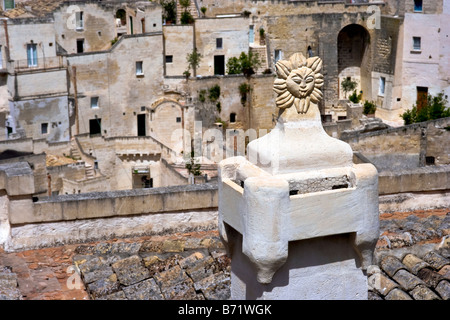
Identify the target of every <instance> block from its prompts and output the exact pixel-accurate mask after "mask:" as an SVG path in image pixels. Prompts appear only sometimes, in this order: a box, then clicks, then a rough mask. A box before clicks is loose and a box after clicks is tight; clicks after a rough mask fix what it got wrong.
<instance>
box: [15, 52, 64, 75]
mask: <svg viewBox="0 0 450 320" xmlns="http://www.w3.org/2000/svg"><path fill="white" fill-rule="evenodd" d="M12 63H13V65H14V71H15V72H23V71H34V70H39V71H42V70H50V69H63V68H67V60H66V58H65V57H62V56H56V57H46V58H42V57H39V58H37V59H36V60H34V61H32V60H29V59H23V60H13V61H12Z"/></svg>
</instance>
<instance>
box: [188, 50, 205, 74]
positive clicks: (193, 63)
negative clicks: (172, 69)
mask: <svg viewBox="0 0 450 320" xmlns="http://www.w3.org/2000/svg"><path fill="white" fill-rule="evenodd" d="M186 60H187V63H188V70H186V71H187V72H189V70H191V69H192V71H193V72H194V76H196V72H197V68H198V66H199V65H200V61H201V60H202V55H201V54H200V53H199V52H198V51H197V48H194V50H192V52H191V53H188V55H187V56H186ZM186 71H185V72H186Z"/></svg>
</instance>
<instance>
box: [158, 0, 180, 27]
mask: <svg viewBox="0 0 450 320" xmlns="http://www.w3.org/2000/svg"><path fill="white" fill-rule="evenodd" d="M159 3H160V4H161V6H162V7H163V10H164V11H163V18H164V19H165V20H166V21H167V22H170V21H175V20H176V19H177V15H176V7H177V3H176V2H175V0H160V1H159Z"/></svg>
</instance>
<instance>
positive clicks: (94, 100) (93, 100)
mask: <svg viewBox="0 0 450 320" xmlns="http://www.w3.org/2000/svg"><path fill="white" fill-rule="evenodd" d="M91 108H92V109H94V108H98V97H91Z"/></svg>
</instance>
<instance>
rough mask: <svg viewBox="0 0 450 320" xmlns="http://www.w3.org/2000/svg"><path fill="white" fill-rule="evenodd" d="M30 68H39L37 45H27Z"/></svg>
mask: <svg viewBox="0 0 450 320" xmlns="http://www.w3.org/2000/svg"><path fill="white" fill-rule="evenodd" d="M27 60H28V67H37V65H38V64H37V45H36V44H35V43H29V44H27Z"/></svg>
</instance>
